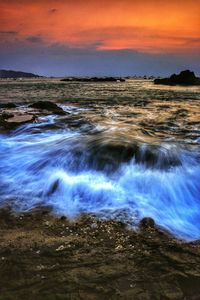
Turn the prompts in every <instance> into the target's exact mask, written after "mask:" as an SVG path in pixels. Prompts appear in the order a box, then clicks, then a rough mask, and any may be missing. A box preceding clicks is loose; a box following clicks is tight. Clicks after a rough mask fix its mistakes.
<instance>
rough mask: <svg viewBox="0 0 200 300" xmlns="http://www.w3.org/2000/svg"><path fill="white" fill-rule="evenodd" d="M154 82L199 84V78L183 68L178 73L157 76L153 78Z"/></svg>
mask: <svg viewBox="0 0 200 300" xmlns="http://www.w3.org/2000/svg"><path fill="white" fill-rule="evenodd" d="M154 83H155V84H165V85H200V78H199V77H196V76H195V74H194V72H191V71H190V70H185V71H182V72H180V73H179V74H178V75H177V74H173V75H171V76H170V77H169V78H161V79H159V78H157V79H155V80H154Z"/></svg>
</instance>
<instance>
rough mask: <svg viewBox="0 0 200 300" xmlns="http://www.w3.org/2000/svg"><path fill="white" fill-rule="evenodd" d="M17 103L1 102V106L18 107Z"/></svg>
mask: <svg viewBox="0 0 200 300" xmlns="http://www.w3.org/2000/svg"><path fill="white" fill-rule="evenodd" d="M16 107H17V105H16V104H15V103H13V102H8V103H1V104H0V108H16Z"/></svg>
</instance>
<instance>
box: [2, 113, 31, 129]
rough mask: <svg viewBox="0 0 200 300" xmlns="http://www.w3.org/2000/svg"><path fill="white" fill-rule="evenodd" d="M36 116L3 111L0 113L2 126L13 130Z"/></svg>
mask: <svg viewBox="0 0 200 300" xmlns="http://www.w3.org/2000/svg"><path fill="white" fill-rule="evenodd" d="M34 120H35V116H34V115H31V114H15V113H13V114H12V113H2V114H1V115H0V128H1V129H3V130H12V129H15V128H16V127H18V126H19V125H23V124H25V123H29V122H33V121H34Z"/></svg>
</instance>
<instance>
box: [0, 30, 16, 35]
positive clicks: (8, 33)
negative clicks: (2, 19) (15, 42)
mask: <svg viewBox="0 0 200 300" xmlns="http://www.w3.org/2000/svg"><path fill="white" fill-rule="evenodd" d="M0 34H3V35H4V34H5V35H17V34H18V32H17V31H0Z"/></svg>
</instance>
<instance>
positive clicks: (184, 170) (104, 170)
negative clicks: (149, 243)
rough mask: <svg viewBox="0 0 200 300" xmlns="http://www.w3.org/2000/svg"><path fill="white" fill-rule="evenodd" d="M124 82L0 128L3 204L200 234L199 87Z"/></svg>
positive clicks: (87, 89) (95, 89) (177, 233)
mask: <svg viewBox="0 0 200 300" xmlns="http://www.w3.org/2000/svg"><path fill="white" fill-rule="evenodd" d="M28 84H29V83H28ZM117 87H118V89H116V86H115V85H114V84H110V85H109V84H107V85H104V84H99V85H95V86H93V85H89V84H85V85H83V86H82V87H81V85H78V87H77V89H75V91H76V93H78V94H79V95H81V94H85V95H86V94H87V99H88V97H89V96H88V95H90V97H93V96H94V100H93V101H92V100H90V99H89V100H84V99H83V100H77V99H76V97H75V96H74V99H73V101H72V100H71V102H70V101H68V102H69V103H67V104H66V100H64V99H62V101H61V102H62V107H63V109H64V110H65V111H66V112H67V115H66V116H65V117H63V116H60V117H59V116H56V115H50V114H49V115H46V116H43V117H41V116H40V117H38V118H37V119H36V121H35V123H30V124H25V125H22V126H19V127H18V128H17V129H16V130H13V131H10V132H7V133H5V132H4V133H1V134H0V203H1V206H4V205H10V206H11V207H12V208H13V209H15V210H17V211H27V210H30V209H32V208H34V207H37V206H41V205H45V206H50V207H51V208H52V209H53V211H54V212H55V213H57V214H60V215H63V214H65V215H66V216H68V217H70V218H74V217H76V216H77V215H78V214H79V213H81V212H88V213H95V214H96V215H98V216H99V217H101V218H118V219H120V220H122V221H124V222H127V223H128V224H132V226H133V227H134V228H135V227H137V224H138V223H139V221H140V220H141V219H142V218H143V217H152V218H153V219H154V220H155V222H156V223H157V224H158V225H159V226H161V227H163V228H164V229H166V230H168V231H169V232H171V233H172V234H173V235H174V236H176V237H178V238H182V239H186V240H195V239H200V164H199V162H200V147H199V146H200V123H199V120H200V114H199V113H200V112H199V102H200V90H199V89H198V88H191V89H190V88H184V87H181V88H180V87H177V88H176V87H170V88H167V87H164V88H162V87H161V88H159V87H158V86H156V87H154V86H153V85H152V84H151V83H150V82H147V83H145V82H142V84H140V82H139V81H137V82H136V83H135V82H128V83H126V84H125V85H123V84H120V85H119V86H117ZM17 88H18V93H17V96H18V98H20V97H22V96H23V95H24V93H26V97H28V94H27V93H28V92H27V91H28V88H27V87H26V85H25V84H23V85H22V86H18V85H17ZM23 88H24V92H23ZM36 88H37V87H36V86H35V84H34V90H36ZM6 89H8V87H7V86H6ZM6 89H5V94H6V91H7V90H6ZM64 89H65V93H66V94H67V91H69V92H72V85H69V87H68V85H65V86H64V85H63V86H62V89H61V91H63V90H64ZM81 89H82V90H81ZM53 90H54V86H53V85H52V86H51V92H53ZM19 91H21V92H22V94H20V93H19ZM47 91H48V89H47ZM55 91H59V92H60V85H59V86H57V88H56V89H55ZM91 91H93V94H90V92H91ZM112 91H114V92H112ZM39 92H40V90H39V87H38V93H39ZM119 93H121V94H120V97H119V98H117V95H118V94H119ZM42 95H43V94H42ZM56 95H57V94H56ZM122 95H125V96H127V99H126V97H125V96H123V99H122ZM131 95H133V96H132V98H131ZM5 96H6V95H5ZM7 96H8V98H11V99H14V97H15V90H14V91H13V92H12V89H11V88H10V89H9V94H8V95H7ZM47 96H48V97H49V95H48V94H47V93H46V94H45V95H44V98H45V97H46V98H47ZM58 96H59V97H61V94H59V95H57V97H58ZM109 96H110V98H109ZM31 97H32V98H33V97H34V94H33V93H32V92H31ZM101 97H102V100H101V99H99V98H101ZM188 97H189V98H188ZM46 98H45V99H46ZM35 100H36V99H34V101H35ZM22 110H23V111H24V110H27V112H29V113H30V111H29V109H28V108H27V107H26V106H23V107H19V111H22Z"/></svg>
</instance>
